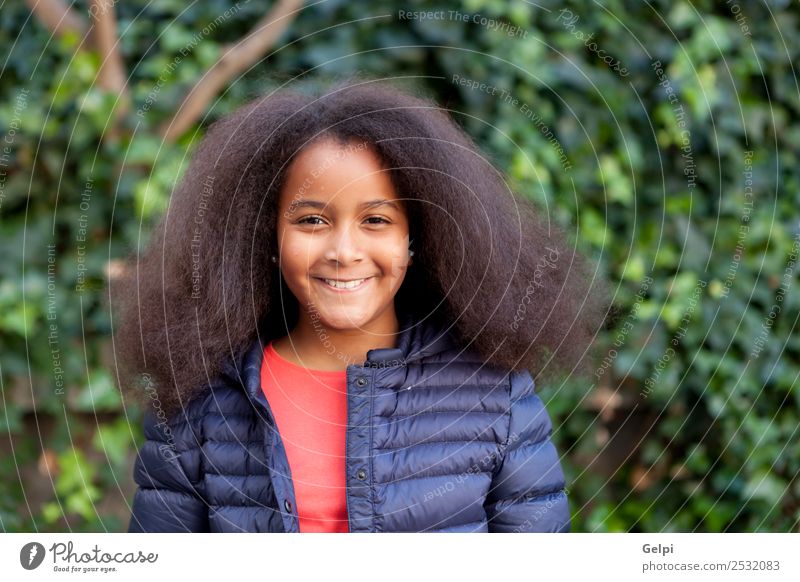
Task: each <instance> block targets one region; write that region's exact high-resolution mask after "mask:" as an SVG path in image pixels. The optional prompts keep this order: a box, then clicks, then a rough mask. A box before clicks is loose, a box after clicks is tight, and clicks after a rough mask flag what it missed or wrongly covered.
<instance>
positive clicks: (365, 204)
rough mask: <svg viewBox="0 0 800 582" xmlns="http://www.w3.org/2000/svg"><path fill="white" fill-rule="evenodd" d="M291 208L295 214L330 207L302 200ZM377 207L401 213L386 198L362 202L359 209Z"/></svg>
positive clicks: (297, 201) (313, 201)
mask: <svg viewBox="0 0 800 582" xmlns="http://www.w3.org/2000/svg"><path fill="white" fill-rule="evenodd" d="M289 206H290V212H293V211H294V210H297V209H298V208H305V207H311V208H322V209H324V208H326V207H327V206H329V205H328V204H326V203H325V202H322V201H321V200H310V199H301V200H295V201H293V202H292V203H291V204H290V205H289ZM376 206H391V207H392V208H394V209H395V210H397V211H398V212H399V211H400V206H398V205H397V203H396V202H394V201H392V200H388V199H386V198H377V199H375V200H368V201H367V202H362V203H361V204H359V208H374V207H376Z"/></svg>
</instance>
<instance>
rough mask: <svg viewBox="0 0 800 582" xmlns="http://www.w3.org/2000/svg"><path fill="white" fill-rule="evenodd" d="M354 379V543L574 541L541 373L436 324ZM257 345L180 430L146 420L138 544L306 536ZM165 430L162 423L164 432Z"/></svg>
mask: <svg viewBox="0 0 800 582" xmlns="http://www.w3.org/2000/svg"><path fill="white" fill-rule="evenodd" d="M400 317H401V319H400V323H401V327H400V329H401V330H403V331H402V332H401V334H400V336H399V338H398V343H397V347H396V348H381V349H373V350H369V351H368V352H367V360H366V361H365V362H364V364H363V365H349V366H348V367H347V391H348V394H347V409H348V412H347V417H348V423H347V429H346V471H347V476H346V484H347V487H346V500H347V515H348V521H349V528H350V531H351V532H567V531H569V529H570V515H569V507H568V502H567V496H566V491H565V490H564V474H563V472H562V469H561V465H560V463H559V455H558V453H557V451H556V448H555V447H554V445H553V443H552V442H551V440H550V434H551V431H552V425H551V421H550V418H549V417H548V414H547V411H546V410H545V408H544V405H543V403H542V401H541V399H540V398H539V396H538V395H537V394H536V393H535V392H534V382H533V379H532V378H531V375H530V374H529V373H528V372H513V371H508V370H502V369H500V368H498V367H495V366H491V365H487V364H486V363H485V362H481V360H480V358H479V357H477V356H475V355H474V354H473V353H472V352H470V351H469V350H462V349H460V348H459V347H457V345H456V342H455V341H454V340H453V337H452V335H451V334H450V333H447V332H445V331H443V330H444V328H443V327H442V326H441V325H437V324H436V323H435V322H434V320H432V319H430V318H429V319H426V320H424V321H421V322H418V323H416V324H414V320H411V319H409V316H403V315H401V316H400ZM263 352H264V344H263V342H262V341H261V340H260V339H255V340H254V341H253V343H252V346H251V347H250V348H249V349H248V350H246V351H245V353H243V354H241V356H239V357H238V358H236V359H234V358H231V359H230V360H229V362H228V364H227V365H226V369H225V371H224V372H223V373H222V374H220V375H219V376H218V377H217V378H216V379H215V381H214V382H212V383H211V385H210V386H209V388H208V390H207V392H205V393H203V394H202V395H201V396H200V397H197V398H195V399H193V400H192V401H191V402H189V403H188V404H187V405H186V406H185V407H184V409H183V410H182V411H181V412H179V413H177V414H176V415H174V416H173V417H172V418H170V419H169V420H168V421H167V419H166V417H164V416H163V415H156V414H153V413H148V414H147V415H146V417H145V423H144V428H145V430H144V432H145V437H146V439H147V440H146V442H145V443H144V445H143V446H142V448H141V449H140V450H139V455H138V457H137V460H136V464H135V468H134V479H135V481H136V483H137V484H138V486H139V488H138V490H137V491H136V495H135V497H134V502H133V510H132V516H131V521H130V527H129V531H131V532H177V531H186V532H298V531H299V530H298V517H297V511H296V508H295V497H294V490H293V486H292V477H291V473H290V470H289V464H288V461H287V457H286V453H285V450H284V447H283V444H282V442H281V437H280V434H279V433H278V431H277V430H276V429H275V422H274V419H273V417H272V414H271V412H270V407H269V403H268V402H267V400H266V398H265V396H264V393H263V391H262V390H261V386H260V380H261V376H260V369H261V362H262V359H263ZM159 419H160V420H159Z"/></svg>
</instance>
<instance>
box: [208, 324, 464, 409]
mask: <svg viewBox="0 0 800 582" xmlns="http://www.w3.org/2000/svg"><path fill="white" fill-rule="evenodd" d="M398 322H399V325H400V333H399V336H398V339H397V347H394V348H376V349H372V350H368V351H367V360H366V361H365V362H364V366H365V367H381V368H384V367H391V366H400V365H405V364H408V363H410V362H414V361H416V360H419V359H421V358H423V357H426V356H430V355H433V354H438V353H440V352H443V351H446V350H448V349H452V348H453V347H456V345H457V342H456V340H455V337H454V335H453V332H452V331H451V330H447V329H446V326H444V325H443V324H442V323H441V321H439V320H438V319H436V318H435V317H434V316H428V317H426V318H424V319H420V318H418V317H417V316H416V315H415V314H413V313H411V312H408V311H405V312H399V313H398ZM265 347H266V343H265V339H264V338H263V337H261V335H260V334H259V335H258V336H257V337H256V338H255V339H254V340H253V341H252V342H251V343H250V346H249V347H248V348H247V349H246V350H244V351H243V352H242V353H241V354H240V355H239V357H237V358H236V359H235V360H234V359H233V358H229V359H228V360H227V362H226V366H225V369H224V370H223V374H225V375H227V376H228V377H230V378H231V379H233V380H234V381H235V382H237V383H241V384H242V386H244V388H245V390H246V391H247V393H248V394H249V396H250V398H257V397H258V395H259V394H260V393H261V364H262V361H263V358H264V348H265Z"/></svg>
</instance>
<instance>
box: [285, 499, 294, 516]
mask: <svg viewBox="0 0 800 582" xmlns="http://www.w3.org/2000/svg"><path fill="white" fill-rule="evenodd" d="M283 508H284V509H285V510H286V511H288V512H289V513H291V512H292V502H291V501H289V500H288V499H284V500H283Z"/></svg>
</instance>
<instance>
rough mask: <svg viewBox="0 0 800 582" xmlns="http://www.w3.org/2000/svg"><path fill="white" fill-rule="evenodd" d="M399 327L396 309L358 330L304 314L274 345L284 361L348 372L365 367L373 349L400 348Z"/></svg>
mask: <svg viewBox="0 0 800 582" xmlns="http://www.w3.org/2000/svg"><path fill="white" fill-rule="evenodd" d="M399 327H400V326H399V322H398V319H397V314H396V313H395V310H394V308H389V309H387V310H386V311H385V312H384V313H383V314H381V315H379V316H378V317H377V318H375V319H374V320H372V321H371V322H369V324H367V325H365V326H361V327H360V328H354V329H334V328H330V327H326V326H325V325H324V324H323V323H322V322H321V321H320V320H319V319H317V320H315V321H312V320H311V318H310V317H309V315H308V313H307V312H302V313H301V314H300V318H299V320H298V323H297V325H295V327H294V329H292V331H291V332H289V335H287V336H284V337H282V338H280V339H276V340H274V341H273V342H272V346H273V347H274V348H275V351H277V352H278V355H280V356H281V357H282V358H284V359H286V360H288V361H290V362H293V363H295V364H298V365H300V366H305V367H306V368H312V369H314V370H326V371H327V370H335V371H344V370H346V369H347V366H349V365H352V364H358V365H362V364H363V363H364V362H365V361H366V359H367V352H368V351H369V350H372V349H377V348H394V347H397V334H398V332H399Z"/></svg>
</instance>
